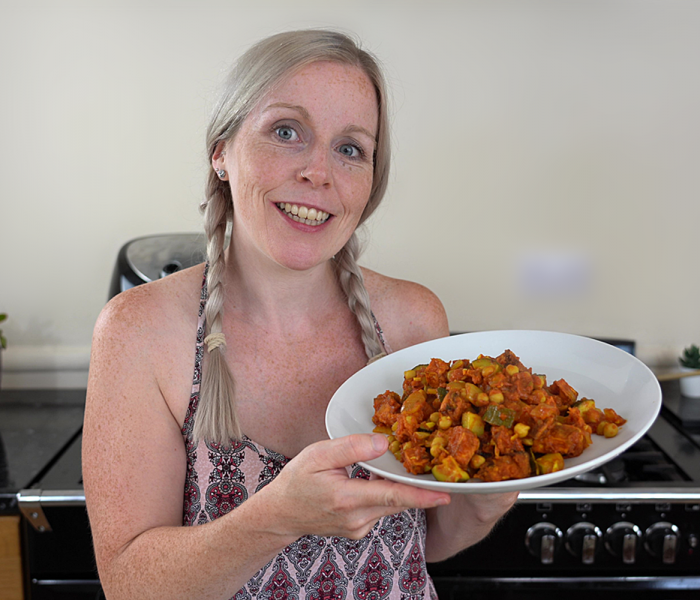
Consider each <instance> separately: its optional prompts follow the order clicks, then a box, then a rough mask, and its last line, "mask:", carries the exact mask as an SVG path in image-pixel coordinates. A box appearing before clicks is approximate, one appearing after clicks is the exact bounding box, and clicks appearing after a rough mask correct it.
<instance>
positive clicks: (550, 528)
mask: <svg viewBox="0 0 700 600" xmlns="http://www.w3.org/2000/svg"><path fill="white" fill-rule="evenodd" d="M562 537H564V534H562V532H561V529H559V528H558V527H557V526H556V525H554V524H553V523H537V524H536V525H533V526H532V527H530V529H528V530H527V533H526V534H525V546H526V547H527V549H528V551H529V552H530V554H532V555H533V556H536V557H537V558H539V559H540V562H541V563H542V564H543V565H551V564H552V563H553V562H554V555H555V554H556V553H557V550H559V546H560V545H561V540H562Z"/></svg>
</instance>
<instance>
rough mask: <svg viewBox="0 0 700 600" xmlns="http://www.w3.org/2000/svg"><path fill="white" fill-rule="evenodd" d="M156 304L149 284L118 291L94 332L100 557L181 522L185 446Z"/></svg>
mask: <svg viewBox="0 0 700 600" xmlns="http://www.w3.org/2000/svg"><path fill="white" fill-rule="evenodd" d="M152 308H153V306H152V301H151V299H150V298H149V292H148V291H147V290H139V291H138V292H134V293H133V294H123V295H121V294H120V296H117V297H116V298H115V299H114V300H113V301H112V302H111V303H110V304H108V306H107V307H106V308H105V309H104V310H103V312H102V314H101V315H100V317H99V319H98V322H97V325H96V327H95V331H94V335H93V345H92V354H91V359H90V375H89V380H88V390H87V402H86V410H85V422H84V428H83V458H82V464H83V481H84V486H85V496H86V501H87V507H88V513H89V517H90V523H91V528H92V533H93V538H94V542H95V551H96V556H97V559H98V563H105V564H109V563H110V562H111V561H112V560H113V559H114V558H115V557H116V556H117V555H118V554H119V553H120V551H121V550H122V549H123V548H125V547H126V546H127V545H128V544H129V543H130V542H131V541H132V540H133V539H134V538H136V537H137V536H138V535H140V534H141V533H143V532H144V531H146V530H148V529H151V528H153V527H158V526H163V525H181V524H182V504H183V497H184V493H183V490H184V478H185V471H186V454H185V449H184V444H183V440H182V436H181V434H180V426H179V424H178V423H177V420H176V419H175V417H174V416H173V414H172V412H171V411H170V408H169V406H168V404H167V402H166V400H165V398H164V396H163V394H162V392H161V389H160V386H159V383H158V372H157V371H158V369H157V366H156V365H157V362H158V353H159V351H160V350H159V348H158V339H157V331H158V329H157V328H156V327H154V325H155V323H153V322H151V319H153V318H154V315H153V314H152V312H153V311H152ZM154 332H155V333H154Z"/></svg>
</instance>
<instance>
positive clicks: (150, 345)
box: [91, 265, 203, 400]
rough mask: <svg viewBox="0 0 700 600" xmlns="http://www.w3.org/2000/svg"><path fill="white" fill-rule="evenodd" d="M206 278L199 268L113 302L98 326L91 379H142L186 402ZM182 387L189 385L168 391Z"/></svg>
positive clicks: (170, 276) (100, 317) (135, 289)
mask: <svg viewBox="0 0 700 600" xmlns="http://www.w3.org/2000/svg"><path fill="white" fill-rule="evenodd" d="M202 277H203V265H198V266H196V267H192V268H191V269H187V270H185V271H182V272H180V273H175V274H173V275H169V276H168V277H166V278H164V279H161V280H159V281H154V282H152V283H148V284H145V285H140V286H138V287H135V288H132V289H129V290H126V291H124V292H122V293H121V294H118V295H117V296H115V297H114V298H112V299H111V300H110V301H109V302H108V303H107V305H106V306H105V307H104V308H103V309H102V312H101V313H100V316H99V317H98V319H97V323H96V325H95V329H94V333H93V342H92V358H91V379H94V377H93V376H98V375H99V377H100V378H101V379H103V380H107V381H108V380H110V379H112V378H119V377H126V376H128V375H129V374H136V373H139V377H140V378H143V377H145V378H146V380H150V381H151V382H152V383H153V384H154V385H155V386H156V387H158V388H160V389H161V391H162V392H163V393H164V396H165V398H166V399H168V400H170V399H171V397H176V396H180V395H184V396H186V395H187V394H188V393H189V389H188V388H187V383H188V381H189V382H190V383H191V373H188V368H187V366H188V365H189V363H190V362H191V358H192V356H193V348H194V343H195V339H196V320H197V315H198V303H199V297H200V292H201V281H202ZM180 379H182V381H181V382H180ZM146 380H144V379H141V382H142V383H146ZM178 383H179V386H180V387H182V386H183V385H184V387H182V392H181V393H177V392H175V391H174V390H175V388H174V387H173V388H171V389H168V386H169V385H173V386H175V385H178ZM167 392H172V393H170V394H168V393H167Z"/></svg>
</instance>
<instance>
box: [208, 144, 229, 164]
mask: <svg viewBox="0 0 700 600" xmlns="http://www.w3.org/2000/svg"><path fill="white" fill-rule="evenodd" d="M225 154H226V142H223V141H222V142H219V143H218V144H217V145H216V148H214V154H212V156H211V166H212V167H214V170H215V171H219V170H220V169H224V168H225V167H224V156H225Z"/></svg>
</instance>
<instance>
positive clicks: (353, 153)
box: [338, 144, 364, 158]
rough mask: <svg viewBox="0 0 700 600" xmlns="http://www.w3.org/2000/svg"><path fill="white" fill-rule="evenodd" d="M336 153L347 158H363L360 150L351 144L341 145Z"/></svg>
mask: <svg viewBox="0 0 700 600" xmlns="http://www.w3.org/2000/svg"><path fill="white" fill-rule="evenodd" d="M338 152H340V153H341V154H343V155H345V156H347V157H348V158H362V157H363V156H364V152H363V151H362V149H361V148H360V147H359V146H355V145H353V144H343V145H342V146H339V147H338Z"/></svg>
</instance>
